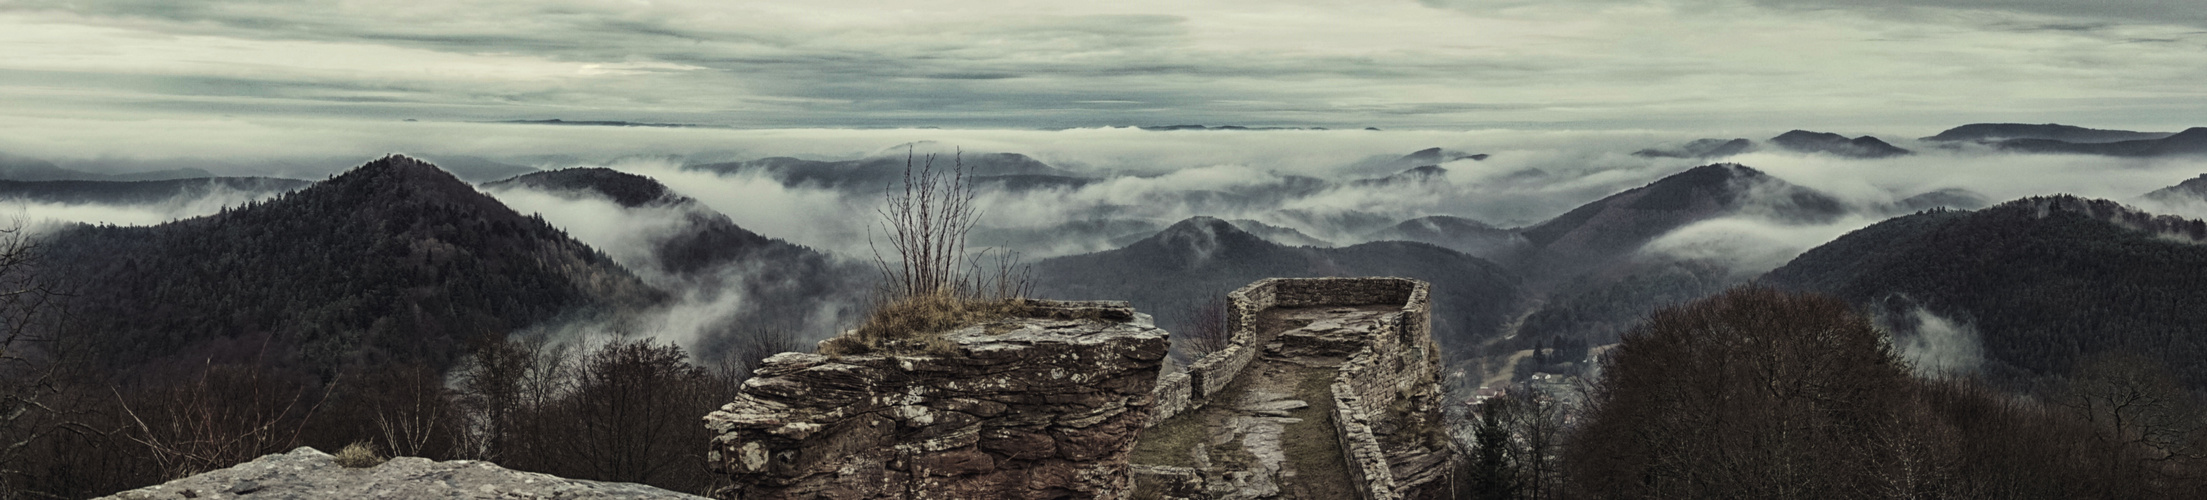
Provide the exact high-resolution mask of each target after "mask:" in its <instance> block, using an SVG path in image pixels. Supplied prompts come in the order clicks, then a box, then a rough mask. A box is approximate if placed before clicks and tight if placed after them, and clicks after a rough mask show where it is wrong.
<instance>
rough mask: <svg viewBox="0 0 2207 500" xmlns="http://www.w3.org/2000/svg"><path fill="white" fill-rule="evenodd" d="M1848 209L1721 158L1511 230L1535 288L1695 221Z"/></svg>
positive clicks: (1592, 268)
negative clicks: (1520, 239)
mask: <svg viewBox="0 0 2207 500" xmlns="http://www.w3.org/2000/svg"><path fill="white" fill-rule="evenodd" d="M1850 210H1852V208H1851V207H1849V206H1848V205H1847V204H1846V203H1845V202H1842V201H1840V200H1838V199H1836V198H1833V197H1831V196H1830V195H1826V194H1823V193H1821V192H1818V191H1816V190H1813V189H1808V188H1804V187H1800V186H1796V185H1793V184H1792V183H1788V182H1786V181H1784V180H1780V179H1778V178H1775V177H1771V176H1769V175H1767V174H1764V173H1763V172H1762V171H1760V170H1756V169H1754V168H1751V167H1747V166H1743V165H1738V164H1728V163H1720V164H1714V165H1706V166H1701V167H1695V168H1693V169H1690V170H1687V171H1685V172H1681V173H1678V174H1675V175H1672V176H1669V177H1664V178H1662V179H1660V180H1657V181H1655V182H1652V183H1649V184H1648V185H1646V186H1642V187H1638V188H1633V189H1629V190H1626V191H1624V192H1621V193H1617V194H1614V195H1610V196H1608V197H1605V198H1602V199H1600V200H1596V201H1594V202H1592V203H1588V204H1586V205H1583V206H1580V207H1579V208H1577V209H1573V210H1571V211H1569V212H1565V213H1564V214H1563V215H1559V216H1556V217H1555V218H1554V219H1549V220H1548V221H1546V222H1542V223H1539V224H1535V225H1532V226H1528V227H1525V228H1523V229H1520V230H1519V231H1518V232H1519V234H1521V235H1523V236H1524V238H1525V240H1526V241H1527V242H1528V243H1530V244H1531V247H1532V249H1533V250H1532V254H1531V255H1532V256H1531V257H1530V258H1529V259H1528V260H1527V265H1528V267H1529V268H1530V269H1532V272H1533V273H1534V274H1536V275H1538V276H1541V278H1539V279H1537V280H1535V281H1534V285H1535V286H1536V287H1554V286H1556V285H1558V284H1561V283H1564V282H1566V281H1568V280H1570V279H1572V278H1575V277H1578V276H1580V275H1584V274H1586V273H1590V272H1596V271H1599V270H1601V269H1603V268H1605V267H1608V266H1612V265H1617V264H1621V263H1623V262H1625V261H1627V260H1629V259H1630V258H1631V257H1632V256H1633V255H1635V254H1636V253H1637V252H1638V251H1639V250H1640V249H1641V248H1642V247H1644V246H1646V245H1647V244H1648V243H1650V242H1652V241H1655V240H1656V239H1657V238H1659V237H1662V236H1664V235H1665V234H1668V233H1670V232H1671V231H1673V230H1676V229H1679V228H1681V227H1685V226H1687V225H1689V224H1693V223H1695V222H1700V221H1705V220H1710V219H1715V218H1718V217H1724V216H1731V215H1741V214H1748V215H1754V216H1758V217H1761V218H1766V219H1769V220H1772V221H1777V222H1783V223H1804V224H1806V223H1817V222H1827V221H1831V220H1835V219H1837V218H1839V217H1840V216H1842V215H1845V214H1846V213H1848V212H1849V211H1850Z"/></svg>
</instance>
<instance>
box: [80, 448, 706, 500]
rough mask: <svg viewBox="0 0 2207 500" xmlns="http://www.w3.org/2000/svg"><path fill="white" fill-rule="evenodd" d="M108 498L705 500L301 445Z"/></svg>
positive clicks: (484, 466) (469, 463) (488, 466)
mask: <svg viewBox="0 0 2207 500" xmlns="http://www.w3.org/2000/svg"><path fill="white" fill-rule="evenodd" d="M101 498H103V499H113V500H154V499H160V500H169V499H187V498H188V499H224V498H482V499H493V498H496V499H569V498H573V499H584V498H604V499H635V500H644V499H652V500H658V499H667V500H686V499H699V500H702V499H703V498H704V497H699V496H696V495H687V494H682V493H676V492H672V491H667V490H662V489H659V488H653V487H650V486H645V485H641V484H634V483H601V482H597V481H583V480H578V479H567V478H563V477H558V476H553V475H550V474H538V473H534V472H520V471H514V470H507V469H505V468H503V467H499V466H498V465H496V464H492V463H490V462H480V461H475V460H452V461H446V462H435V461H431V460H429V459H426V458H418V457H399V458H393V459H391V460H390V461H388V462H384V463H383V464H382V465H378V466H375V467H369V468H361V469H348V468H345V467H340V466H338V465H337V464H335V463H332V462H331V457H330V455H329V454H328V453H322V452H321V451H318V450H315V449H314V448H309V447H300V448H299V449H296V450H291V452H290V453H278V454H274V455H268V456H264V457H261V458H258V459H255V460H253V461H251V462H246V463H243V464H238V465H237V466H235V467H231V468H228V469H221V470H215V471H209V472H205V473H201V474H199V475H195V476H191V477H187V478H183V479H178V480H175V481H169V482H167V483H163V484H160V485H156V486H148V487H144V488H139V489H135V490H130V491H125V492H122V493H116V494H114V495H112V496H107V497H101Z"/></svg>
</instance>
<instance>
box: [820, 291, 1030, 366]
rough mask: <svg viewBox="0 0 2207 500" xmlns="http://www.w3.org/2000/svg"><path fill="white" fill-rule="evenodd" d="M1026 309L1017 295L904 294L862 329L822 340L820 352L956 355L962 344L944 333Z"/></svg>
mask: <svg viewBox="0 0 2207 500" xmlns="http://www.w3.org/2000/svg"><path fill="white" fill-rule="evenodd" d="M1026 309H1027V307H1026V306H1025V305H1024V304H1023V302H1022V301H1020V300H1017V299H1009V300H1003V299H976V298H970V297H960V296H958V295H955V294H949V293H934V294H926V295H917V296H911V297H905V298H902V299H897V300H893V301H890V302H889V303H887V304H883V305H881V306H880V307H876V308H874V310H873V312H872V313H870V314H868V315H867V316H866V322H865V323H864V324H861V325H859V326H858V329H856V330H852V331H850V332H847V333H845V334H843V335H842V336H840V337H836V338H834V339H830V340H828V341H827V342H824V343H822V344H821V345H820V353H821V354H826V355H829V356H849V355H857V354H867V353H888V354H926V355H933V356H947V355H953V354H957V352H958V347H957V346H956V345H953V344H951V342H950V340H948V339H945V338H943V334H944V333H948V332H950V331H951V330H956V329H959V328H963V327H967V326H972V325H977V324H981V323H986V322H990V321H995V320H999V319H1004V318H1008V317H1012V316H1016V315H1019V314H1021V313H1023V312H1024V311H1025V310H1026Z"/></svg>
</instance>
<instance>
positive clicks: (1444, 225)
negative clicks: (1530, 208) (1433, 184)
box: [1366, 215, 1532, 263]
mask: <svg viewBox="0 0 2207 500" xmlns="http://www.w3.org/2000/svg"><path fill="white" fill-rule="evenodd" d="M1366 238H1367V239H1370V240H1373V241H1417V242H1424V243H1432V244H1435V245H1440V246H1441V247H1443V248H1447V249H1450V250H1455V251H1458V252H1463V253H1465V254H1467V255H1471V256H1473V257H1478V258H1482V259H1487V260H1491V261H1495V262H1501V263H1510V262H1517V261H1519V260H1521V259H1523V258H1524V257H1525V255H1524V253H1525V252H1526V251H1527V250H1529V249H1530V247H1531V245H1532V243H1531V241H1529V240H1526V239H1525V237H1524V236H1520V235H1518V234H1517V231H1512V230H1508V229H1502V228H1498V227H1494V226H1492V225H1488V224H1487V223H1485V222H1480V221H1476V220H1471V219H1466V218H1462V217H1453V216H1447V215H1435V216H1431V217H1419V218H1416V219H1410V220H1406V221H1402V223H1401V224H1396V225H1394V226H1390V227H1388V228H1386V229H1381V230H1379V231H1374V232H1372V233H1371V234H1370V235H1367V236H1366Z"/></svg>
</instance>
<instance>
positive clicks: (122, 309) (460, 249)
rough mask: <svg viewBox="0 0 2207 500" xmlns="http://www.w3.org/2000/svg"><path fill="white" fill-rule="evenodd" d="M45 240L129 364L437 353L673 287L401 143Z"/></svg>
mask: <svg viewBox="0 0 2207 500" xmlns="http://www.w3.org/2000/svg"><path fill="white" fill-rule="evenodd" d="M43 243H44V246H43V247H41V251H42V253H43V255H44V256H45V258H46V259H47V265H46V267H45V269H44V270H43V271H42V272H47V273H50V274H49V276H54V277H58V278H61V279H64V280H66V282H67V283H68V284H70V285H72V286H74V287H75V288H76V289H77V295H76V296H75V297H73V298H71V299H70V304H71V305H72V306H73V307H72V312H74V313H75V315H76V316H75V317H76V318H77V320H78V321H79V322H80V323H79V325H81V329H82V330H84V331H87V332H94V333H93V335H95V336H96V337H98V341H99V342H100V343H101V344H103V345H105V346H106V348H105V349H103V352H102V353H101V355H102V357H103V358H105V361H106V362H107V363H109V364H110V365H112V366H116V367H119V368H134V367H139V366H142V365H145V364H146V363H149V362H158V361H162V360H171V361H174V362H178V363H193V362H198V361H200V360H201V359H207V360H212V361H214V362H237V361H241V359H237V358H243V357H254V356H258V357H265V358H266V359H269V360H288V361H286V362H283V363H276V364H282V365H289V366H290V367H291V368H293V369H302V370H308V371H311V372H314V373H319V374H322V375H324V376H329V375H331V374H333V373H335V372H336V371H337V370H339V369H340V368H341V367H343V366H347V365H361V364H365V365H379V364H383V363H393V362H410V363H428V364H429V365H430V366H439V367H441V366H445V365H448V364H449V363H451V362H452V361H453V360H454V359H456V358H457V357H458V356H459V354H460V350H461V349H460V344H461V343H463V342H465V341H467V340H470V339H472V338H474V337H477V336H482V335H503V334H504V333H505V332H508V331H511V330H513V329H516V328H521V327H525V326H529V325H532V324H536V323H539V322H544V321H547V320H551V319H553V318H555V317H559V316H562V315H572V314H579V313H581V312H584V311H588V310H601V311H610V310H616V309H622V308H630V307H635V306H638V305H642V304H647V303H651V302H654V301H657V300H660V298H661V294H660V293H659V292H657V291H655V290H652V289H651V288H649V287H647V286H646V285H644V284H643V283H642V282H641V281H639V280H637V278H636V277H635V276H633V275H631V274H630V273H629V272H628V271H627V270H626V269H623V268H622V267H620V266H619V265H617V264H615V263H613V262H612V261H611V260H610V259H608V258H607V257H606V256H605V255H603V254H601V253H599V252H598V251H596V250H594V249H592V248H590V247H589V246H586V245H584V244H582V243H581V242H578V241H575V240H574V239H572V238H569V237H568V236H567V235H566V234H565V233H563V232H561V231H560V230H558V229H556V228H554V227H552V226H551V225H549V224H547V223H545V222H544V220H543V219H541V218H538V217H534V216H524V215H521V214H519V213H516V212H514V211H513V210H511V209H508V208H507V207H506V206H504V205H502V204H500V203H498V201H496V200H493V199H491V198H490V197H489V196H486V195H484V194H482V193H480V192H477V191H476V190H475V189H474V188H473V187H471V186H469V185H468V184H467V183H465V182H462V181H460V180H459V179H457V178H454V177H453V176H452V175H450V174H448V173H446V172H444V171H442V170H440V169H438V168H437V167H436V166H433V165H430V164H428V163H424V162H421V161H418V160H414V159H411V158H407V157H404V156H395V155H394V156H388V157H384V158H381V159H378V160H375V161H373V162H369V163H367V164H366V165H363V166H361V167H358V168H355V169H353V170H351V171H348V172H345V173H343V174H340V175H336V176H333V177H331V178H330V179H329V180H327V181H324V182H320V183H317V184H315V185H314V186H312V187H308V188H306V189H302V190H299V191H296V192H292V193H287V194H284V195H281V196H278V197H276V198H273V199H269V200H266V201H261V202H254V203H249V204H246V205H245V206H242V207H238V208H232V209H225V210H224V211H223V212H222V213H219V214H216V215H212V216H207V217H199V218H194V219H186V220H181V221H176V222H171V223H167V224H161V225H156V226H149V227H119V226H107V225H101V226H93V225H76V226H71V227H66V228H63V229H59V230H56V231H55V232H53V233H51V234H48V235H45V236H44V242H43ZM272 363H274V362H273V361H272Z"/></svg>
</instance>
